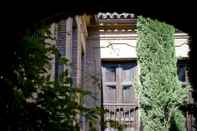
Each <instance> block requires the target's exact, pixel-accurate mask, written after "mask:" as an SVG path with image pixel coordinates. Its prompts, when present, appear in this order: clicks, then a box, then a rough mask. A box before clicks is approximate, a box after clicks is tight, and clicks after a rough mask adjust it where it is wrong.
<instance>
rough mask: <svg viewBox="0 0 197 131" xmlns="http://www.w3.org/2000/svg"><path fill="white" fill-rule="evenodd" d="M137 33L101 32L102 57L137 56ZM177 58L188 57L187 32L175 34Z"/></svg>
mask: <svg viewBox="0 0 197 131" xmlns="http://www.w3.org/2000/svg"><path fill="white" fill-rule="evenodd" d="M136 43H137V34H133V33H114V32H112V33H109V32H107V33H104V32H103V33H102V32H101V33H100V47H101V59H111V58H112V59H114V58H118V59H120V58H137V55H136ZM175 46H176V56H177V58H183V57H188V52H189V46H188V36H187V34H185V33H179V34H175Z"/></svg>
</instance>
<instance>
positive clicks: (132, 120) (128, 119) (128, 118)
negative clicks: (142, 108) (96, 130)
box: [104, 103, 138, 127]
mask: <svg viewBox="0 0 197 131" xmlns="http://www.w3.org/2000/svg"><path fill="white" fill-rule="evenodd" d="M137 108H138V106H137V104H130V103H120V104H117V103H105V104H104V109H105V111H106V112H105V114H104V120H105V121H106V122H107V121H116V122H118V123H119V124H124V125H127V126H129V127H136V124H137V121H138V120H137V119H138V117H137V115H138V114H137Z"/></svg>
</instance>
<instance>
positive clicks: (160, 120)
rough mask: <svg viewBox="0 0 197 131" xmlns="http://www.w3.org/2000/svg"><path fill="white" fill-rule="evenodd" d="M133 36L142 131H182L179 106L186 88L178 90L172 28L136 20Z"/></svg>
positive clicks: (183, 124) (181, 117)
mask: <svg viewBox="0 0 197 131" xmlns="http://www.w3.org/2000/svg"><path fill="white" fill-rule="evenodd" d="M137 33H138V42H137V57H138V64H139V67H140V76H139V84H138V86H137V91H138V95H139V99H140V114H141V120H142V123H143V125H142V126H143V128H144V131H169V130H178V131H186V126H185V116H184V114H183V113H182V112H181V110H180V106H182V105H183V104H184V102H185V101H186V97H187V92H188V88H182V86H181V83H180V82H179V80H178V76H177V67H176V62H177V59H176V56H175V46H174V33H175V28H174V27H172V26H170V25H168V24H166V23H162V22H159V21H157V20H151V19H149V18H144V17H142V16H139V17H138V19H137Z"/></svg>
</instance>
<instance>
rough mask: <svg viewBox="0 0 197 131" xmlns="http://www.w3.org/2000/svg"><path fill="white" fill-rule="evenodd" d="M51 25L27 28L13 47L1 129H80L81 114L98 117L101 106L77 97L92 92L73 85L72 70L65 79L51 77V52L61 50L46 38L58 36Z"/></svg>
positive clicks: (1, 99) (2, 94)
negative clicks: (96, 106)
mask: <svg viewBox="0 0 197 131" xmlns="http://www.w3.org/2000/svg"><path fill="white" fill-rule="evenodd" d="M48 29H49V27H48V26H46V27H43V28H42V29H39V30H37V31H34V32H33V33H32V32H27V33H26V34H25V35H24V37H23V38H22V39H21V40H20V41H19V42H18V43H17V46H16V47H14V48H13V52H12V54H11V55H12V58H13V61H12V63H10V64H9V65H8V66H7V67H6V69H5V71H1V77H0V81H1V86H2V87H1V91H0V109H1V111H0V113H1V114H0V122H1V124H2V127H1V129H4V130H6V131H70V130H72V131H79V129H80V127H79V124H80V123H79V118H78V117H77V116H78V115H81V116H84V117H86V118H87V119H90V120H92V121H93V120H95V119H97V117H98V116H97V113H98V111H99V109H98V108H95V109H93V108H92V109H89V108H86V107H83V106H82V103H79V102H78V101H77V100H76V98H77V96H79V95H78V94H80V96H84V95H87V94H88V93H87V92H85V91H82V90H79V89H77V88H74V87H72V83H71V79H70V78H69V77H68V73H67V72H68V71H65V72H63V73H62V75H61V76H60V77H61V81H59V80H56V81H55V80H51V74H50V73H49V70H50V68H51V67H50V65H51V64H50V61H51V59H53V57H51V56H55V55H59V53H58V51H57V49H56V48H55V46H52V45H51V44H50V43H47V42H46V39H51V40H53V39H54V38H51V37H50V36H51V35H50V31H49V30H48ZM59 60H62V58H61V56H60V57H59ZM64 64H66V63H64Z"/></svg>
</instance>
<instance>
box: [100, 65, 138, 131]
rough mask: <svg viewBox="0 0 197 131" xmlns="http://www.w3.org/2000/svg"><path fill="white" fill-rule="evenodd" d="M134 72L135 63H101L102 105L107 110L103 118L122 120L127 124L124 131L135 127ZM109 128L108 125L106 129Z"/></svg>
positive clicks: (135, 70) (135, 69) (130, 130)
mask: <svg viewBox="0 0 197 131" xmlns="http://www.w3.org/2000/svg"><path fill="white" fill-rule="evenodd" d="M136 73H137V64H136V63H111V64H110V63H107V64H106V63H103V64H102V79H103V105H104V108H105V109H106V110H107V113H106V114H105V120H116V121H119V122H121V123H122V122H123V123H124V124H126V125H127V126H126V128H125V129H124V131H132V130H133V131H134V129H136V127H137V124H136V123H137V120H138V118H137V111H136V107H137V101H136V98H135V92H134V91H135V90H134V80H135V77H136ZM110 128H111V127H110V126H108V128H106V130H107V129H110ZM114 130H115V128H114ZM135 131H136V130H135Z"/></svg>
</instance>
